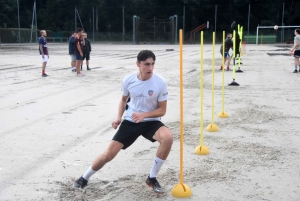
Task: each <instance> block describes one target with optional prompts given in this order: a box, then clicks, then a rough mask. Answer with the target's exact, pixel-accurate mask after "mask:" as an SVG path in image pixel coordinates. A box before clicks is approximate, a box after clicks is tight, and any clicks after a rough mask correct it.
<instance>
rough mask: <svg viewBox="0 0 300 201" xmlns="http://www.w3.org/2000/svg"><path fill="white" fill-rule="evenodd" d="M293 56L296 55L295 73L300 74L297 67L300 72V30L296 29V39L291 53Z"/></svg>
mask: <svg viewBox="0 0 300 201" xmlns="http://www.w3.org/2000/svg"><path fill="white" fill-rule="evenodd" d="M290 54H291V55H294V63H295V70H294V71H293V73H298V70H297V67H298V69H299V72H300V67H299V58H300V29H298V28H297V29H295V37H294V46H293V47H292V49H291V52H290Z"/></svg>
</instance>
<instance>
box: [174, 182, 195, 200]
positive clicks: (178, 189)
mask: <svg viewBox="0 0 300 201" xmlns="http://www.w3.org/2000/svg"><path fill="white" fill-rule="evenodd" d="M191 195H192V191H191V189H190V187H188V186H187V185H185V184H177V185H176V186H174V187H173V189H172V196H174V197H177V198H188V197H191Z"/></svg>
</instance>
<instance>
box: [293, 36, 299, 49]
mask: <svg viewBox="0 0 300 201" xmlns="http://www.w3.org/2000/svg"><path fill="white" fill-rule="evenodd" d="M296 43H298V46H297V47H296V48H295V50H300V35H296V36H295V37H294V45H295V44H296Z"/></svg>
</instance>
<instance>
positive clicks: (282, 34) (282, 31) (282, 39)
mask: <svg viewBox="0 0 300 201" xmlns="http://www.w3.org/2000/svg"><path fill="white" fill-rule="evenodd" d="M283 19H284V3H283V7H282V20H281V24H282V26H284V23H283ZM283 41H284V29H282V30H281V43H282V42H283Z"/></svg>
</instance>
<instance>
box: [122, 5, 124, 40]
mask: <svg viewBox="0 0 300 201" xmlns="http://www.w3.org/2000/svg"><path fill="white" fill-rule="evenodd" d="M122 11H123V16H122V17H123V18H122V24H123V33H122V39H123V42H124V38H125V19H124V13H125V11H124V6H122Z"/></svg>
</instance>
